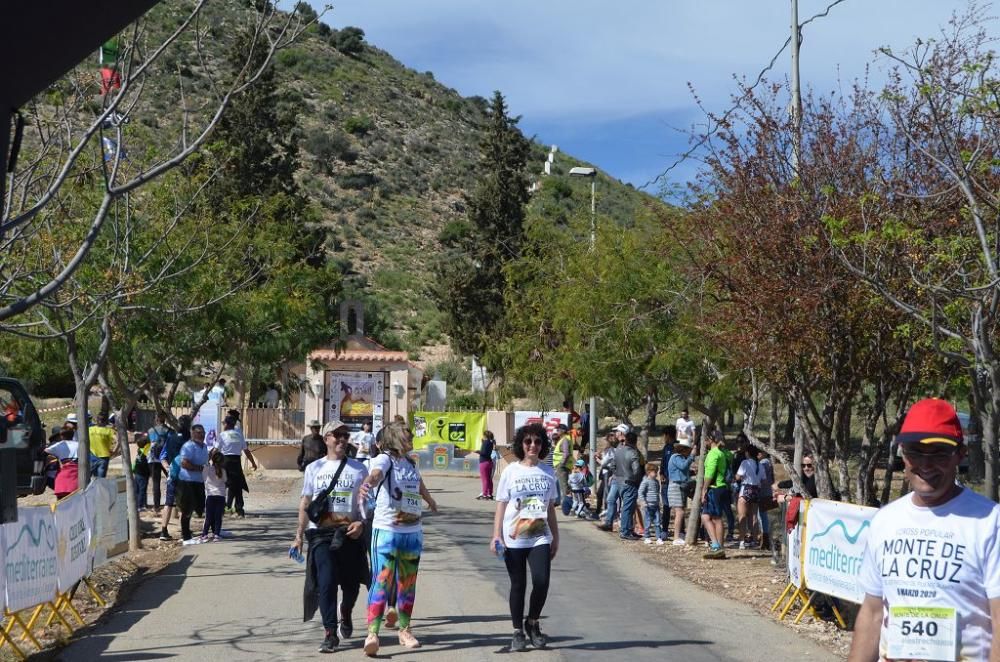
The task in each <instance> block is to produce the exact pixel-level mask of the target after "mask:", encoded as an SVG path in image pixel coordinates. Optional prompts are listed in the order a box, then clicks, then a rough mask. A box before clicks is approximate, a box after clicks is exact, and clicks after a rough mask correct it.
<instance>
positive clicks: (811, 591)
mask: <svg viewBox="0 0 1000 662" xmlns="http://www.w3.org/2000/svg"><path fill="white" fill-rule="evenodd" d="M877 512H878V509H877V508H867V507H864V506H856V505H854V504H851V503H841V502H839V501H828V500H826V499H810V500H807V501H803V502H802V503H801V505H800V509H799V517H798V523H797V524H796V525H795V527H794V528H793V529H792V530H791V531H790V532H789V534H788V554H787V560H788V585H787V586H786V587H785V590H784V591H782V593H781V595H780V596H779V597H778V599H777V601H776V602H775V603H774V605H772V606H771V611H772V612H774V611H778V610H779V609H780V612H779V619H784V618H785V617H786V616H787V615H788V613H789V612H790V611H791V610H792V609H793V608H794V607H796V606H798V607H799V611H798V614H797V615H796V617H795V622H796V623H798V622H799V621H800V620H802V617H803V616H804V615H805V614H806V612H808V611H812V613H813V616H814V617H815V616H816V612H815V609H814V608H813V601H814V598H815V594H818V593H822V594H824V595H829V596H832V597H835V598H839V599H841V600H845V601H847V602H853V603H855V604H861V603H862V602H863V601H864V597H865V596H864V592H863V591H862V590H861V589H860V588H859V587H858V583H857V579H858V575H859V574H860V572H861V561H862V559H863V558H864V553H865V545H866V544H867V542H868V532H869V530H870V529H871V520H872V517H874V516H875V513H877ZM833 613H834V616H835V617H836V619H837V622H838V623H839V624H840V626H841V627H847V626H846V623H845V622H844V619H843V616H842V615H841V613H840V610H839V609H837V607H836V605H833Z"/></svg>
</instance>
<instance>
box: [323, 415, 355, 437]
mask: <svg viewBox="0 0 1000 662" xmlns="http://www.w3.org/2000/svg"><path fill="white" fill-rule="evenodd" d="M340 428H345V429H347V430H350V428H349V427H347V423H344V422H343V421H341V420H340V419H339V418H335V419H333V420H332V421H330V422H329V423H327V424H326V425H324V426H323V436H324V437H325V436H326V435H328V434H333V433H335V432H336V431H337V430H339V429H340Z"/></svg>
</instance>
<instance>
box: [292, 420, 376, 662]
mask: <svg viewBox="0 0 1000 662" xmlns="http://www.w3.org/2000/svg"><path fill="white" fill-rule="evenodd" d="M323 432H324V434H323V441H324V443H325V444H326V448H327V454H326V456H325V457H321V458H319V459H318V460H316V461H315V462H312V463H310V464H309V466H307V467H306V469H305V472H304V474H303V476H302V498H301V500H300V501H299V527H298V530H297V531H296V534H295V540H294V542H293V543H292V547H293V548H294V549H297V550H299V551H300V552H301V549H302V536H303V533H305V534H306V539H307V540H308V541H309V556H308V558H307V559H306V590H305V592H304V601H305V604H304V607H305V610H304V611H305V616H306V619H305V620H310V619H311V618H312V616H313V614H314V613H316V607H317V606H318V607H319V611H320V616H321V617H322V618H323V628H324V629H325V630H326V636H325V638H324V639H323V644H322V646H321V647H320V649H319V651H320V652H321V653H332V652H334V651H335V650H336V649H337V646H338V645H339V644H340V639H339V638H338V637H337V616H338V614H337V587H338V586H340V587H341V588H342V589H343V592H344V595H343V599H342V600H341V603H340V614H339V616H340V634H341V635H342V636H343V637H344V638H345V639H347V638H350V637H351V636H352V635H353V634H354V625H353V623H352V621H351V611H352V610H353V609H354V603H355V602H356V601H357V599H358V594H359V593H360V592H361V584H363V583H366V582H367V578H368V576H367V571H368V565H367V563H365V546H364V543H363V542H362V539H361V534H362V533H363V532H364V520H363V519H362V517H361V511H360V508H359V499H358V495H359V494H360V492H361V485H362V484H363V483H364V480H365V478H367V476H368V470H367V469H365V465H363V464H361V463H360V462H358V461H357V460H353V459H351V458H349V457H347V444H348V440H349V439H350V437H351V431H350V429H349V428H348V427H347V426H346V425H344V424H343V423H341V422H340V421H337V420H334V421H331V422H329V423H327V424H326V428H325V429H324V431H323ZM334 479H336V483H334ZM323 494H326V495H327V512H326V514H325V515H323V517H322V518H320V520H319V522H318V523H314V522H311V521H310V520H309V517H308V515H307V514H306V509H307V508H308V507H309V504H310V503H311V502H312V501H313V499H315V498H317V497H322V495H323Z"/></svg>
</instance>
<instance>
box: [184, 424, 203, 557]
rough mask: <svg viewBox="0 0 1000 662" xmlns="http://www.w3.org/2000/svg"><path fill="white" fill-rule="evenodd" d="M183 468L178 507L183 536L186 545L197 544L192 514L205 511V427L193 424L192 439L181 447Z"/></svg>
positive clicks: (200, 514)
mask: <svg viewBox="0 0 1000 662" xmlns="http://www.w3.org/2000/svg"><path fill="white" fill-rule="evenodd" d="M178 457H180V460H181V470H180V472H179V473H178V475H177V507H178V508H180V511H181V538H182V539H183V540H184V544H185V545H192V544H195V541H196V540H197V541H199V542H200V541H201V538H195V537H194V535H193V534H192V532H191V515H192V514H193V513H197V514H198V516H199V517H201V516H202V514H203V513H204V512H205V476H204V474H203V473H202V470H203V469H204V468H205V465H206V464H208V446H206V445H205V428H204V427H203V426H201V425H192V426H191V440H190V441H187V442H185V443H184V445H183V446H182V447H181V452H180V455H179V456H178Z"/></svg>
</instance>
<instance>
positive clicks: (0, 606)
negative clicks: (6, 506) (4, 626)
mask: <svg viewBox="0 0 1000 662" xmlns="http://www.w3.org/2000/svg"><path fill="white" fill-rule="evenodd" d="M3 532H4V527H2V526H0V568H6V567H7V544H6V543H5V542H4V537H3ZM6 606H7V573H6V572H0V613H3V610H4V607H6Z"/></svg>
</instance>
